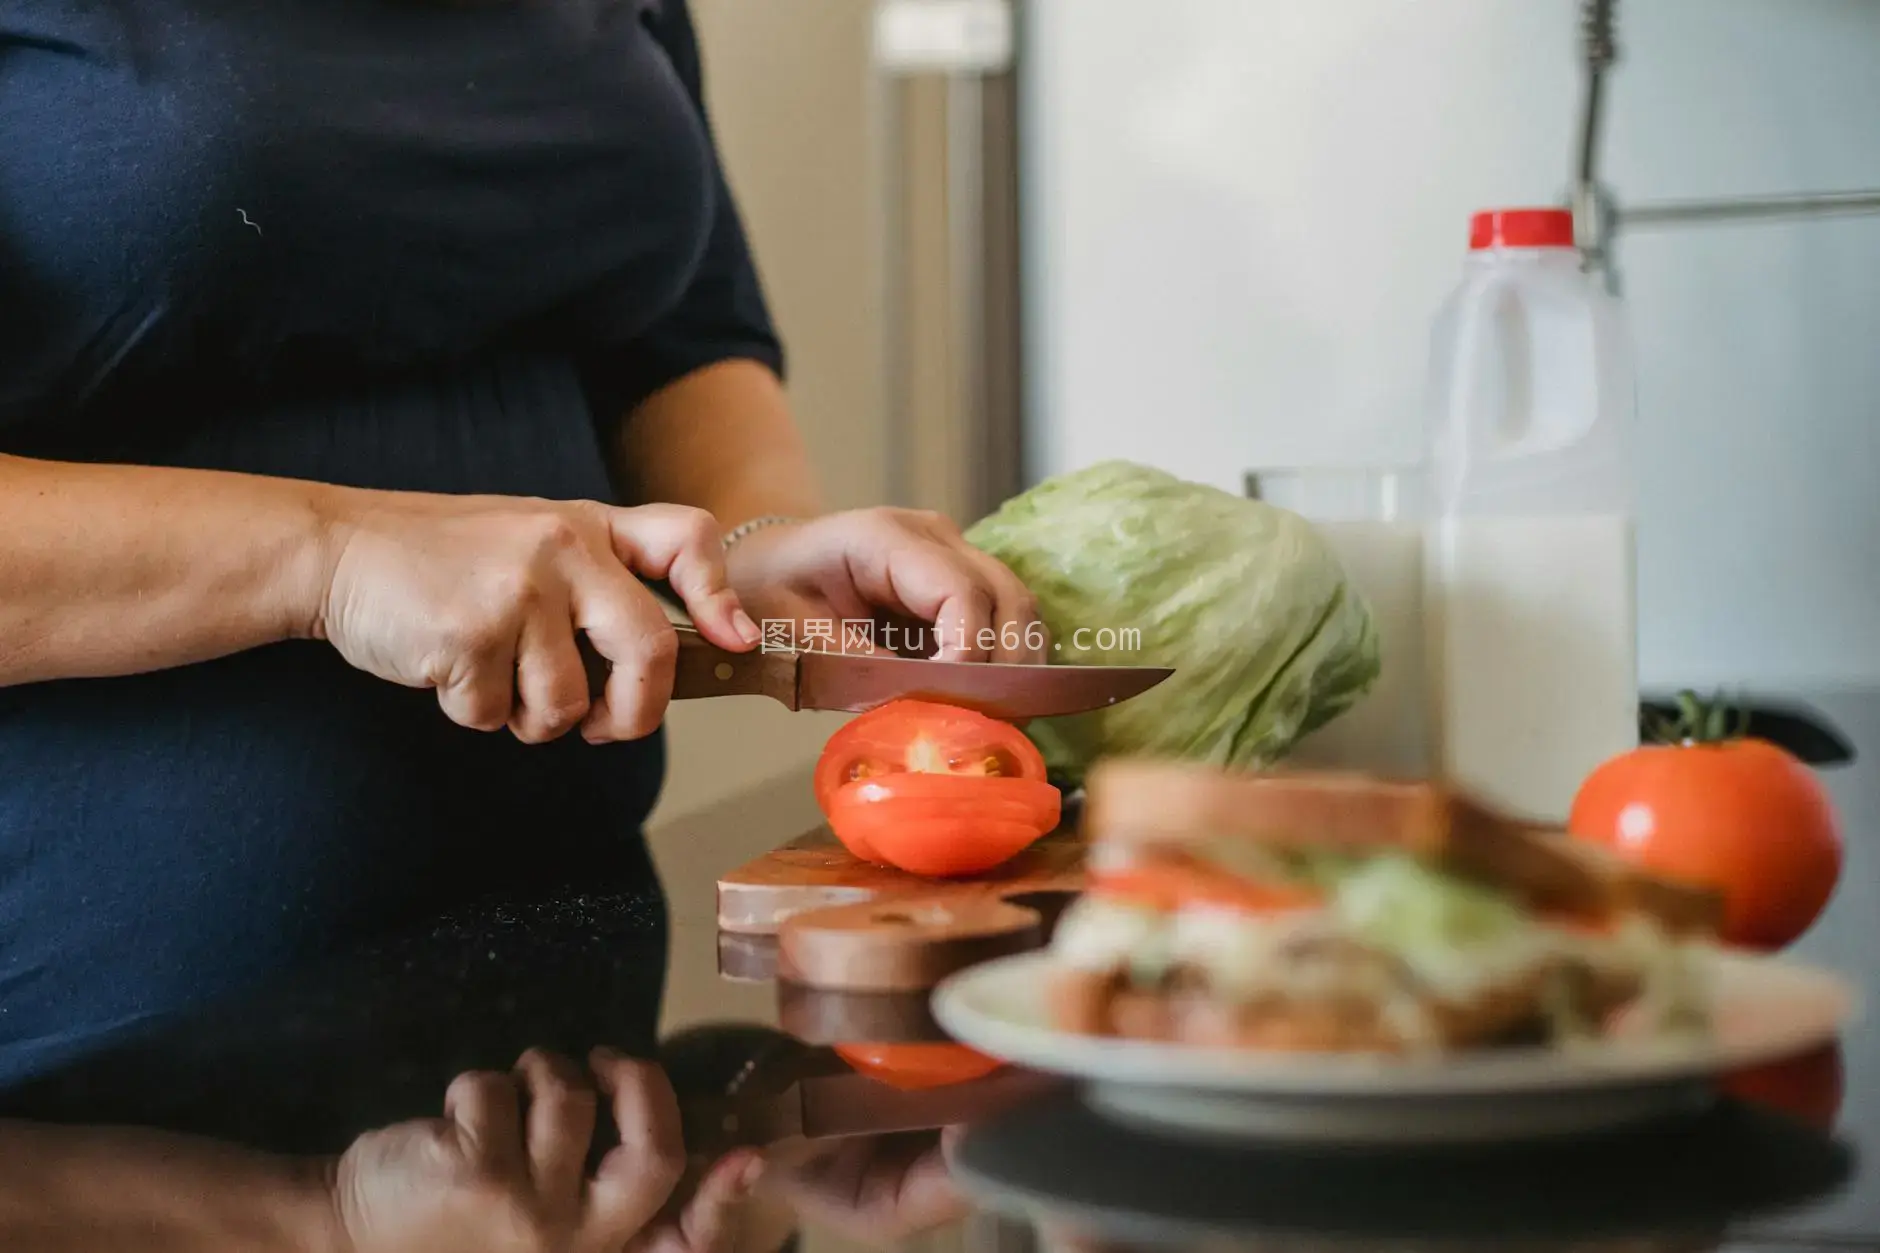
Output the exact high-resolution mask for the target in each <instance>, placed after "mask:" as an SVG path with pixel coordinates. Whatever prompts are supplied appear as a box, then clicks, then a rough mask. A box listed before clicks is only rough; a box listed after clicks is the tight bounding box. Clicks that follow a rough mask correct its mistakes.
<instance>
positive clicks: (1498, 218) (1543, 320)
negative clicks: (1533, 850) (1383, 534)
mask: <svg viewBox="0 0 1880 1253" xmlns="http://www.w3.org/2000/svg"><path fill="white" fill-rule="evenodd" d="M1430 385H1431V386H1430V397H1429V399H1430V405H1431V411H1430V448H1429V459H1428V463H1427V465H1426V470H1427V472H1428V475H1429V480H1428V484H1427V490H1428V492H1429V508H1430V513H1429V515H1428V516H1429V519H1430V521H1429V523H1428V531H1427V533H1426V535H1425V540H1424V577H1425V587H1424V612H1425V614H1426V620H1425V628H1424V629H1425V644H1426V648H1427V649H1428V652H1429V658H1430V672H1429V675H1428V679H1427V684H1426V690H1427V693H1428V699H1429V709H1430V713H1431V716H1432V717H1431V730H1430V737H1431V743H1432V744H1433V745H1434V746H1435V749H1436V756H1437V760H1438V762H1439V763H1440V766H1441V773H1442V774H1444V775H1445V776H1446V777H1448V778H1450V779H1452V780H1454V781H1456V782H1457V783H1459V784H1462V785H1464V786H1467V787H1468V788H1470V789H1471V790H1473V791H1475V792H1477V793H1478V794H1480V795H1482V796H1483V797H1484V798H1485V799H1490V800H1493V801H1495V802H1497V803H1498V804H1499V805H1500V806H1501V807H1503V808H1505V809H1507V810H1509V811H1511V812H1512V813H1515V814H1519V815H1523V816H1526V817H1530V818H1533V819H1536V820H1541V821H1549V822H1560V821H1563V820H1564V819H1565V818H1566V815H1567V811H1568V809H1569V808H1570V806H1571V805H1572V802H1573V795H1574V793H1575V791H1576V790H1578V788H1579V785H1580V783H1581V781H1582V780H1583V779H1584V778H1585V777H1586V775H1587V774H1588V773H1589V772H1590V771H1591V770H1592V769H1593V768H1594V767H1595V766H1597V765H1598V764H1599V763H1600V762H1601V761H1603V760H1605V759H1606V758H1607V757H1609V756H1611V755H1612V754H1614V753H1617V752H1621V751H1623V750H1624V749H1626V748H1629V747H1631V746H1633V745H1635V744H1637V742H1638V675H1637V661H1636V656H1637V609H1636V603H1635V593H1634V583H1635V575H1634V567H1635V561H1634V539H1633V533H1634V532H1633V517H1634V513H1635V508H1634V500H1635V491H1636V489H1635V485H1634V479H1633V464H1632V462H1633V452H1632V447H1633V439H1632V425H1633V420H1634V411H1635V406H1634V387H1633V376H1632V361H1631V352H1630V346H1629V343H1628V340H1627V332H1626V328H1625V324H1624V320H1623V318H1622V316H1621V313H1620V309H1619V306H1618V304H1617V302H1616V301H1614V300H1613V299H1612V298H1611V297H1609V296H1607V295H1606V294H1605V293H1604V292H1603V291H1601V290H1599V289H1598V288H1597V287H1596V286H1595V285H1594V284H1593V283H1592V282H1591V281H1589V280H1588V279H1587V278H1586V277H1585V276H1584V275H1583V274H1582V273H1581V271H1580V268H1579V259H1578V254H1577V253H1576V251H1575V250H1574V248H1573V221H1572V216H1571V214H1569V213H1567V212H1565V211H1563V210H1553V209H1513V210H1497V211H1491V212H1485V213H1479V214H1477V215H1476V216H1475V218H1474V220H1473V221H1472V223H1471V229H1470V247H1469V255H1468V259H1467V261H1466V262H1465V264H1464V267H1463V276H1462V282H1461V284H1460V285H1459V286H1458V287H1457V288H1456V290H1455V291H1454V292H1453V293H1452V294H1451V295H1450V297H1449V299H1448V301H1447V302H1446V303H1445V304H1444V306H1443V308H1442V311H1441V313H1440V315H1439V316H1438V319H1437V322H1436V326H1435V331H1434V336H1433V343H1432V354H1431V374H1430Z"/></svg>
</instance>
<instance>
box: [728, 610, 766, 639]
mask: <svg viewBox="0 0 1880 1253" xmlns="http://www.w3.org/2000/svg"><path fill="white" fill-rule="evenodd" d="M731 629H732V630H734V631H736V632H737V633H738V638H739V639H741V640H743V641H744V642H745V643H746V644H755V643H757V641H759V640H761V639H763V638H764V633H763V632H762V631H760V630H758V629H757V624H756V623H755V622H753V621H751V615H750V614H748V613H745V612H744V611H743V610H742V609H733V610H732V611H731Z"/></svg>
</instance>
